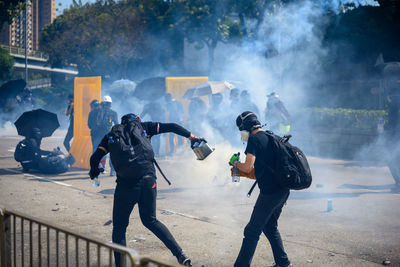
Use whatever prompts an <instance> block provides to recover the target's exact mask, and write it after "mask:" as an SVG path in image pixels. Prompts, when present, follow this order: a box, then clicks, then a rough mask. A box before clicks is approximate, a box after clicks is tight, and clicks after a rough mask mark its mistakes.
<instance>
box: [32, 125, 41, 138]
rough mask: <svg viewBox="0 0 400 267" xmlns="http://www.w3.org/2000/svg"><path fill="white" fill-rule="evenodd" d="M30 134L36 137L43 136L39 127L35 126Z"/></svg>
mask: <svg viewBox="0 0 400 267" xmlns="http://www.w3.org/2000/svg"><path fill="white" fill-rule="evenodd" d="M30 136H31V137H33V138H35V139H40V138H42V132H41V131H40V129H39V128H36V127H35V128H32V130H31V135H30Z"/></svg>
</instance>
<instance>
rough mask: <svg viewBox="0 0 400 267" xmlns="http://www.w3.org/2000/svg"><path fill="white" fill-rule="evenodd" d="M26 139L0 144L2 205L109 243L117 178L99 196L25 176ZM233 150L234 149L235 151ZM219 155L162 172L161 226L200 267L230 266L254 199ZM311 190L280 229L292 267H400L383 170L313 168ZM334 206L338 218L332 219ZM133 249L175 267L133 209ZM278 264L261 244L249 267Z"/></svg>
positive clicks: (399, 217) (80, 173) (299, 196)
mask: <svg viewBox="0 0 400 267" xmlns="http://www.w3.org/2000/svg"><path fill="white" fill-rule="evenodd" d="M63 134H65V132H62V131H59V132H56V134H55V136H54V137H50V138H46V139H44V140H43V142H42V148H47V149H50V148H53V147H55V146H57V145H58V146H60V147H61V145H62V140H63ZM19 140H21V138H20V137H18V136H16V135H15V132H14V131H13V130H12V129H11V130H7V131H2V132H1V134H0V189H1V190H0V205H3V206H6V207H8V208H11V209H14V210H18V211H21V212H24V213H26V214H29V215H31V216H35V217H39V218H43V219H45V220H47V221H51V222H53V223H56V224H59V225H61V226H66V227H68V228H70V229H73V230H75V231H78V232H80V233H84V234H87V235H89V236H93V237H96V238H99V239H102V240H104V241H110V240H111V230H112V226H111V225H110V224H108V225H107V224H106V222H108V221H109V220H110V219H111V215H112V202H113V191H114V187H115V178H114V177H110V176H108V173H106V174H104V175H103V176H102V177H101V185H100V187H98V188H95V187H93V186H92V185H91V183H90V182H89V179H88V175H87V172H88V171H87V170H81V169H71V170H70V171H69V172H67V173H64V174H61V175H43V174H40V173H34V174H23V173H22V172H21V168H20V166H18V164H17V162H15V161H14V159H13V150H14V148H15V145H16V144H17V143H18V141H19ZM236 150H237V149H236ZM236 150H234V149H232V148H231V147H229V146H228V145H217V146H216V151H215V152H214V153H213V154H212V155H210V157H209V158H207V160H205V161H197V160H195V155H194V154H193V152H192V151H190V149H189V148H188V147H186V148H185V149H181V150H180V151H178V153H177V155H175V156H174V157H169V158H162V159H160V160H159V164H160V166H161V168H162V169H163V171H164V172H165V173H166V175H167V177H168V178H169V179H170V180H171V181H172V185H171V186H168V184H167V183H166V182H165V181H164V180H163V178H162V177H161V175H159V178H158V190H159V191H158V202H157V215H158V218H159V219H160V220H161V221H162V222H163V223H165V224H166V225H167V226H168V228H169V229H170V230H171V232H172V233H173V235H174V236H175V238H176V239H177V241H178V243H179V244H180V245H181V246H182V248H183V249H184V251H185V252H186V254H187V255H189V256H190V257H191V258H192V260H193V263H194V265H195V266H201V265H204V266H207V267H208V266H233V263H234V261H235V259H236V256H237V253H238V251H239V248H240V245H241V241H242V236H243V229H244V226H245V225H246V223H247V222H248V220H249V217H250V214H251V211H252V208H253V205H254V203H255V200H256V197H257V195H258V189H256V190H254V192H253V195H252V196H251V197H250V198H247V197H246V194H247V191H248V190H249V188H250V187H251V185H252V181H250V180H247V179H242V181H241V182H240V183H232V182H231V181H230V179H231V178H230V172H229V168H228V166H227V163H226V162H227V159H228V158H229V156H230V155H231V154H232V153H233V152H236ZM309 161H310V165H311V168H312V172H313V178H314V181H313V184H312V186H311V187H310V188H309V189H307V190H303V191H297V192H294V191H293V192H291V195H290V198H289V200H288V202H287V205H286V206H285V207H284V210H283V213H282V215H281V218H280V220H279V223H280V225H279V229H280V232H281V235H282V238H283V240H284V245H285V248H286V250H287V253H288V256H289V258H290V260H291V261H292V263H293V266H335V267H336V266H382V262H383V261H384V260H389V261H390V262H391V265H390V266H400V209H399V206H400V194H399V193H396V192H395V191H393V190H392V189H393V187H394V185H393V183H394V182H393V179H392V177H391V175H390V173H389V170H388V169H387V167H385V166H376V165H377V164H373V163H371V162H357V161H343V160H334V159H321V158H313V157H310V158H309ZM329 199H330V200H332V204H333V210H332V211H330V212H327V202H328V200H329ZM127 243H128V246H129V247H130V248H133V249H135V250H137V251H138V252H139V254H141V255H146V256H151V257H158V258H161V259H164V260H167V261H171V262H174V263H175V262H176V260H175V258H174V257H173V256H172V255H171V253H170V252H169V251H168V250H167V249H166V247H165V246H164V245H163V244H162V243H161V241H159V240H158V239H157V238H156V237H155V236H154V235H153V234H151V233H150V232H149V231H148V230H147V229H146V228H144V227H143V226H142V224H141V223H140V219H139V216H138V211H137V209H136V208H135V210H134V212H133V213H132V216H131V221H130V225H129V227H128V232H127ZM272 263H273V257H272V253H271V249H270V246H269V244H268V241H267V240H266V238H265V236H261V237H260V241H259V244H258V247H257V251H256V253H255V255H254V259H253V264H252V266H269V265H271V264H272Z"/></svg>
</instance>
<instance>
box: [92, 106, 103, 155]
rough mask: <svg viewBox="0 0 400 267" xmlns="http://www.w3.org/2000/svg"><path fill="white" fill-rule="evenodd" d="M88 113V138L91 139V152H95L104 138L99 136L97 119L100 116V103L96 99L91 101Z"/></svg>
mask: <svg viewBox="0 0 400 267" xmlns="http://www.w3.org/2000/svg"><path fill="white" fill-rule="evenodd" d="M90 109H91V110H90V112H89V117H88V127H89V129H90V137H91V139H92V150H93V152H94V151H95V150H96V148H97V145H98V144H99V143H100V140H101V138H102V137H103V136H104V134H103V135H101V132H100V130H99V127H100V126H99V122H98V117H99V116H100V103H99V101H98V100H97V99H94V100H92V102H90Z"/></svg>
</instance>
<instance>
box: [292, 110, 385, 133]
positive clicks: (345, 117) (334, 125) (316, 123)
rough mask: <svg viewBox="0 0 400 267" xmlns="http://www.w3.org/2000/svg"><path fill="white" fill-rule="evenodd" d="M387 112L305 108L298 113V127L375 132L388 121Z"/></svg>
mask: <svg viewBox="0 0 400 267" xmlns="http://www.w3.org/2000/svg"><path fill="white" fill-rule="evenodd" d="M386 117H387V112H386V111H385V110H355V109H343V108H335V109H334V108H305V109H302V110H299V111H298V112H296V125H297V127H305V126H308V127H310V128H311V129H316V128H320V129H321V128H322V129H326V130H332V129H345V130H346V129H348V130H359V131H365V132H375V131H376V129H377V125H378V123H379V121H380V120H384V121H385V120H386Z"/></svg>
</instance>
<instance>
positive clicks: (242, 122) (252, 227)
mask: <svg viewBox="0 0 400 267" xmlns="http://www.w3.org/2000/svg"><path fill="white" fill-rule="evenodd" d="M236 126H237V127H238V128H239V131H240V134H241V136H242V140H243V141H244V142H247V147H246V150H245V154H246V160H245V162H244V163H240V162H239V161H237V155H233V156H232V158H231V160H230V161H229V164H230V165H232V166H235V167H236V168H238V169H239V171H241V172H244V173H247V174H250V173H251V172H252V171H253V167H254V173H255V178H256V180H257V183H258V186H259V188H260V194H259V196H258V198H257V201H256V204H255V205H254V209H253V213H252V214H251V217H250V221H249V223H248V224H247V225H246V227H245V229H244V238H243V242H242V247H241V248H240V251H239V255H238V256H237V259H236V262H235V265H234V267H248V266H250V264H251V261H252V258H253V255H254V252H255V250H256V247H257V243H258V239H259V237H260V235H261V233H262V232H263V233H264V234H265V236H266V237H267V238H268V241H269V243H270V244H271V248H272V252H273V255H274V259H275V265H273V267H288V266H292V265H291V263H290V261H289V259H288V256H287V254H286V252H285V249H284V247H283V243H282V239H281V236H280V233H279V231H278V219H279V216H280V214H281V212H282V207H283V205H284V204H285V203H286V201H287V199H288V197H289V189H285V188H283V187H282V186H280V185H279V184H278V182H277V181H276V180H275V179H274V177H273V176H272V173H270V172H269V171H268V170H272V169H273V166H274V160H275V155H274V152H273V151H272V144H271V142H270V141H269V138H268V135H267V134H266V132H265V131H263V130H262V128H261V123H260V122H259V121H258V119H257V116H256V115H255V114H254V113H252V112H250V111H245V112H243V113H242V114H240V115H239V116H238V117H237V118H236Z"/></svg>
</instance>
